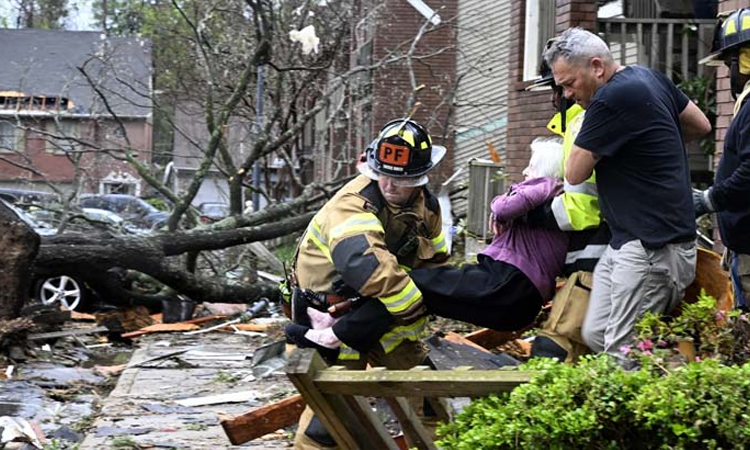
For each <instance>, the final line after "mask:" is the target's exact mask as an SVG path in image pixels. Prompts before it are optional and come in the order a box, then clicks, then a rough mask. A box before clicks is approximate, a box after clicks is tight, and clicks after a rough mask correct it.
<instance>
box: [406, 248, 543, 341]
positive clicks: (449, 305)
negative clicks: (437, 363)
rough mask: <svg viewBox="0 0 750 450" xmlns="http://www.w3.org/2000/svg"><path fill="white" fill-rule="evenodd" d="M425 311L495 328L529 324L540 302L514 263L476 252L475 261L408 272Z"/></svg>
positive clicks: (504, 329) (519, 327)
mask: <svg viewBox="0 0 750 450" xmlns="http://www.w3.org/2000/svg"><path fill="white" fill-rule="evenodd" d="M409 276H410V277H411V278H412V280H414V283H416V285H417V287H418V288H419V290H420V291H422V296H423V297H424V302H425V305H426V306H427V312H429V313H430V314H435V315H437V316H440V317H446V318H448V319H456V320H461V321H464V322H469V323H471V324H474V325H478V326H481V327H487V328H492V329H493V330H498V331H515V330H519V329H521V328H523V327H524V326H526V325H528V324H530V323H531V322H532V321H533V320H534V318H535V317H536V315H537V314H539V311H540V310H541V308H542V304H543V303H544V302H543V300H542V295H541V294H540V293H539V290H537V288H536V286H534V283H532V282H531V280H529V278H528V277H527V276H526V275H524V273H523V272H521V271H520V270H519V269H517V268H516V267H515V266H512V265H510V264H508V263H505V262H502V261H495V260H493V259H492V258H488V257H483V256H482V255H479V262H478V263H477V264H465V265H463V266H462V267H460V268H455V267H450V266H442V267H434V268H429V269H415V270H412V271H411V272H409Z"/></svg>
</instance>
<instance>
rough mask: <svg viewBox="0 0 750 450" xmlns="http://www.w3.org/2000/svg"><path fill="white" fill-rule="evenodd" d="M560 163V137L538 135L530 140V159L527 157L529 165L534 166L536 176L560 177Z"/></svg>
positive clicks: (561, 174)
mask: <svg viewBox="0 0 750 450" xmlns="http://www.w3.org/2000/svg"><path fill="white" fill-rule="evenodd" d="M562 163H563V148H562V139H560V138H558V137H552V138H541V137H539V138H536V139H534V140H533V141H532V142H531V159H529V167H533V168H534V171H535V173H536V176H538V177H549V178H562V176H563V166H562Z"/></svg>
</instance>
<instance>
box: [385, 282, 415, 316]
mask: <svg viewBox="0 0 750 450" xmlns="http://www.w3.org/2000/svg"><path fill="white" fill-rule="evenodd" d="M421 299H422V293H421V292H420V291H419V288H417V285H416V284H414V281H413V280H411V279H409V283H408V284H407V285H406V287H405V288H403V289H401V290H400V291H399V292H398V293H397V294H396V295H391V296H390V297H380V301H381V302H383V304H384V305H385V307H386V308H387V309H388V312H390V313H391V314H398V313H400V312H402V311H406V310H407V309H409V307H410V306H411V305H413V304H414V303H416V302H418V301H419V300H421Z"/></svg>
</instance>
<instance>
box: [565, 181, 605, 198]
mask: <svg viewBox="0 0 750 450" xmlns="http://www.w3.org/2000/svg"><path fill="white" fill-rule="evenodd" d="M563 190H564V191H565V192H566V193H570V194H585V195H591V196H593V197H599V191H598V190H597V189H596V182H591V181H584V182H583V183H579V184H570V183H568V182H567V181H566V182H565V184H564V185H563Z"/></svg>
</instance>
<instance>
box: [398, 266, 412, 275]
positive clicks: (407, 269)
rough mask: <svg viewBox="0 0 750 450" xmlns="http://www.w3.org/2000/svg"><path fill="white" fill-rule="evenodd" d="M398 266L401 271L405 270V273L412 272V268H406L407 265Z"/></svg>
mask: <svg viewBox="0 0 750 450" xmlns="http://www.w3.org/2000/svg"><path fill="white" fill-rule="evenodd" d="M398 266H399V267H400V268H401V269H403V271H404V272H406V273H409V272H411V267H409V266H405V265H403V264H399V265H398Z"/></svg>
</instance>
